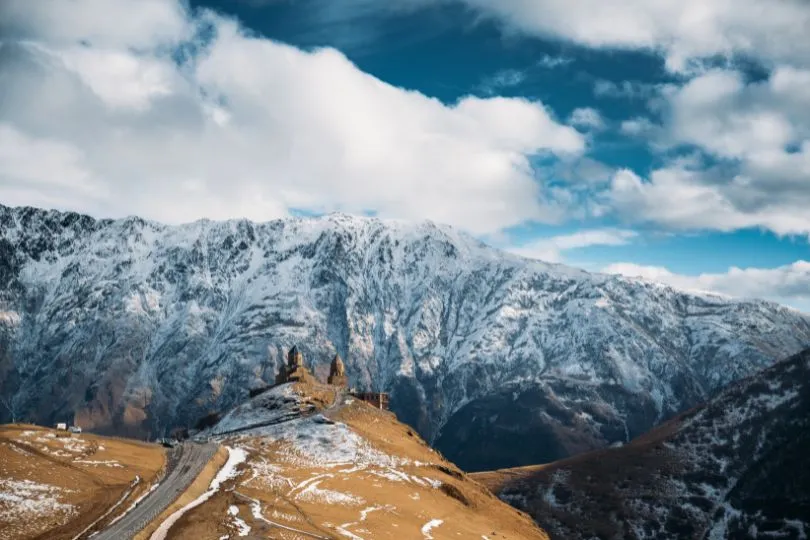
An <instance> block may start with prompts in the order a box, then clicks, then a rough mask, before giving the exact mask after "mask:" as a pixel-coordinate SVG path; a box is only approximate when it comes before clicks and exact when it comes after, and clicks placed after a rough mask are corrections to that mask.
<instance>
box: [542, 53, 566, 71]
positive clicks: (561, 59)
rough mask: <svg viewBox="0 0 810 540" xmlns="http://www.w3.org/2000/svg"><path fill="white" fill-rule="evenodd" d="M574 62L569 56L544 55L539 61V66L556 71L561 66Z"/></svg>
mask: <svg viewBox="0 0 810 540" xmlns="http://www.w3.org/2000/svg"><path fill="white" fill-rule="evenodd" d="M573 61H574V60H573V59H572V58H570V57H568V56H551V55H550V54H544V55H543V56H541V57H540V60H538V61H537V65H538V66H540V67H543V68H546V69H554V68H558V67H560V66H566V65H568V64H570V63H571V62H573Z"/></svg>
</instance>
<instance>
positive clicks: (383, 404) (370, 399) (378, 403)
mask: <svg viewBox="0 0 810 540" xmlns="http://www.w3.org/2000/svg"><path fill="white" fill-rule="evenodd" d="M350 394H351V395H352V396H354V397H356V398H357V399H359V400H360V401H365V402H366V403H369V404H370V405H371V406H373V407H375V408H377V409H383V410H385V411H387V410H388V394H386V393H385V392H350Z"/></svg>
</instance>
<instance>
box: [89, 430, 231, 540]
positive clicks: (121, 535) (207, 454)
mask: <svg viewBox="0 0 810 540" xmlns="http://www.w3.org/2000/svg"><path fill="white" fill-rule="evenodd" d="M217 447H218V446H217V445H216V444H213V443H209V444H196V443H192V442H186V443H183V444H182V445H180V446H178V447H176V449H175V450H176V452H177V454H175V456H172V458H173V459H172V458H170V463H169V467H170V471H169V474H168V475H166V477H165V478H164V479H163V481H162V482H161V483H160V486H158V488H157V489H156V490H155V491H153V492H152V493H151V494H150V495H149V496H148V497H146V498H145V499H144V500H142V501H141V502H140V503H139V504H138V506H136V507H135V508H133V509H132V510H131V511H130V512H129V513H128V514H126V515H125V516H124V517H123V518H121V519H120V520H118V521H117V522H115V523H114V524H112V525H111V526H110V527H108V528H106V529H104V530H103V531H101V532H100V533H98V534H96V535H95V536H93V540H122V539H125V538H126V539H129V538H132V537H134V536H135V535H136V534H137V533H138V532H140V531H141V530H143V529H144V528H145V527H146V526H147V525H148V524H149V523H150V522H151V521H152V520H154V519H155V518H157V516H159V515H160V513H161V512H163V511H164V510H165V509H166V508H168V507H169V505H170V504H171V503H173V502H174V501H175V500H176V499H177V498H178V497H179V496H180V494H181V493H183V492H184V491H185V490H186V489H188V487H189V486H190V485H191V483H192V482H193V481H194V479H195V478H196V477H197V475H199V474H200V472H201V471H202V470H203V468H204V467H205V465H206V463H208V461H209V460H210V459H211V458H212V457H213V455H214V453H215V452H216V451H217ZM172 463H173V465H172Z"/></svg>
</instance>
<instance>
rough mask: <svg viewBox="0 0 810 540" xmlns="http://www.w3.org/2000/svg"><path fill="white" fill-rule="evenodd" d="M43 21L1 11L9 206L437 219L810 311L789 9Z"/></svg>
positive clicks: (64, 17) (799, 101) (799, 77)
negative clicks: (323, 214) (335, 212)
mask: <svg viewBox="0 0 810 540" xmlns="http://www.w3.org/2000/svg"><path fill="white" fill-rule="evenodd" d="M52 4H53V5H50V6H49V9H45V8H43V7H42V6H41V5H39V4H37V3H33V2H27V1H25V0H9V1H8V2H5V3H4V4H3V6H2V7H0V21H3V22H0V36H2V38H1V39H2V41H0V43H2V44H1V45H0V76H2V77H3V80H4V81H6V83H7V90H6V93H5V95H4V99H3V100H2V101H0V148H3V149H4V150H0V158H3V159H0V163H2V164H1V165H0V202H2V203H4V204H11V205H21V204H30V205H36V206H44V207H54V208H62V209H70V210H79V211H84V212H88V213H90V214H93V215H98V216H110V217H118V216H123V215H130V214H140V215H144V216H146V217H149V218H153V219H158V220H161V221H166V222H182V221H189V220H193V219H198V218H200V217H210V218H214V219H225V218H232V217H248V218H250V219H255V220H267V219H273V218H277V217H283V216H286V215H295V214H299V213H305V214H320V213H326V212H332V211H344V212H350V213H365V214H370V215H379V216H382V217H396V218H405V219H413V220H421V219H431V220H434V221H438V222H444V223H448V224H450V225H453V226H456V227H458V228H460V229H463V230H466V231H468V232H469V233H471V234H473V235H475V236H478V237H479V238H482V239H483V240H485V241H486V242H488V243H490V244H493V245H496V246H498V247H501V248H504V249H507V250H510V251H513V252H516V253H520V254H523V255H525V256H529V257H535V258H540V259H544V260H549V261H553V262H562V263H566V264H571V265H575V266H580V267H583V268H586V269H588V270H591V271H608V272H615V273H622V274H626V275H633V276H635V275H637V276H642V277H646V278H649V279H655V280H659V281H664V282H667V283H670V284H672V285H674V286H677V287H681V288H686V289H700V290H712V291H715V292H718V293H723V294H729V295H733V296H755V297H764V298H769V299H773V300H775V301H779V302H783V303H786V304H789V305H792V306H794V307H797V308H799V309H803V310H810V264H808V263H806V262H805V261H808V260H810V254H809V253H808V234H809V233H810V213H808V212H807V211H806V209H807V208H808V207H810V112H809V111H810V41H808V40H806V39H803V37H804V34H805V31H806V28H807V26H808V25H809V24H810V6H808V5H807V4H806V3H804V2H802V1H800V0H785V1H784V2H781V3H779V4H778V5H774V4H773V3H772V2H769V1H766V0H740V1H739V2H736V3H735V5H734V7H733V9H732V7H731V6H730V4H729V3H728V2H725V1H722V0H685V1H682V2H670V1H668V0H667V1H661V2H654V3H650V2H647V1H641V0H627V1H623V2H619V1H616V2H601V1H598V0H577V1H563V0H537V1H536V2H525V1H521V0H503V1H501V2H497V3H495V2H489V1H484V0H391V1H386V2H384V1H382V0H342V1H340V2H336V1H332V0H237V1H231V0H228V1H225V0H219V1H214V0H194V1H192V2H190V3H185V2H180V1H175V0H142V1H141V0H139V1H135V0H110V1H109V2H105V3H103V4H99V3H97V2H92V1H91V0H77V1H76V2H74V3H68V2H61V1H54V2H52ZM4 153H5V154H7V155H4Z"/></svg>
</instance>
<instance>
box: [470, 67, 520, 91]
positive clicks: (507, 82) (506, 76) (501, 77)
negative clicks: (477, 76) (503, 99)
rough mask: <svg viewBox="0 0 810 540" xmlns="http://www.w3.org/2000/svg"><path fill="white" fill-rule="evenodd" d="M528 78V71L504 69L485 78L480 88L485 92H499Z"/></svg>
mask: <svg viewBox="0 0 810 540" xmlns="http://www.w3.org/2000/svg"><path fill="white" fill-rule="evenodd" d="M525 80H526V73H525V72H524V71H520V70H518V69H504V70H501V71H498V72H497V73H495V74H493V75H491V76H489V77H487V78H485V79H484V80H483V81H481V84H479V85H478V86H479V88H480V90H481V91H483V92H484V93H485V94H488V95H493V94H497V93H498V92H499V91H500V90H503V89H504V88H513V87H515V86H518V85H520V84H521V83H523V82H524V81H525Z"/></svg>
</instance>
